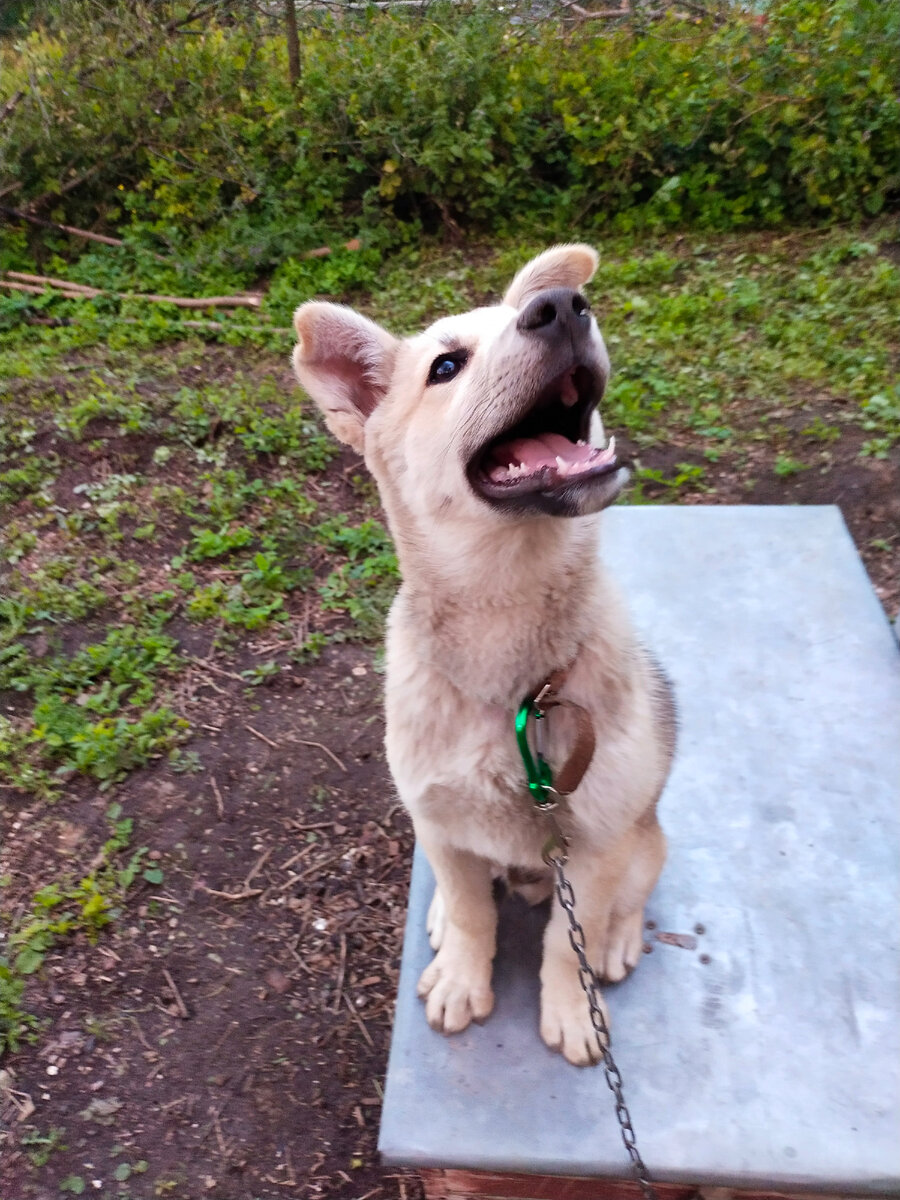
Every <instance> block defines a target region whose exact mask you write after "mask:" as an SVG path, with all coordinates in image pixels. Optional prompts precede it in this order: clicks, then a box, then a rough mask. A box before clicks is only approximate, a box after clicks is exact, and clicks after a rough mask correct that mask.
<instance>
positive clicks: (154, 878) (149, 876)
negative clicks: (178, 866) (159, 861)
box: [144, 867, 164, 883]
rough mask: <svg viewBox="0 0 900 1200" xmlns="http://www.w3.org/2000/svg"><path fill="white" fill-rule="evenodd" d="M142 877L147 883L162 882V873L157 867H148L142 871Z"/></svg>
mask: <svg viewBox="0 0 900 1200" xmlns="http://www.w3.org/2000/svg"><path fill="white" fill-rule="evenodd" d="M144 878H145V879H146V880H147V882H148V883H162V881H163V879H164V875H163V872H162V871H161V870H160V869H159V867H148V868H147V870H146V871H145V872H144Z"/></svg>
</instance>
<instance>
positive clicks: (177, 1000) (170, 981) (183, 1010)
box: [162, 967, 191, 1021]
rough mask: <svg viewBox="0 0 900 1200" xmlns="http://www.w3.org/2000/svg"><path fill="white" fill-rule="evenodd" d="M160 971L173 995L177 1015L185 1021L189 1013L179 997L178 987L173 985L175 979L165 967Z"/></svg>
mask: <svg viewBox="0 0 900 1200" xmlns="http://www.w3.org/2000/svg"><path fill="white" fill-rule="evenodd" d="M162 973H163V975H165V977H166V983H167V984H168V987H169V991H170V992H171V993H172V995H173V996H174V997H175V1006H176V1008H177V1009H178V1015H179V1016H180V1017H181V1019H182V1020H183V1021H187V1020H188V1019H189V1017H190V1015H191V1014H190V1013H189V1012H188V1006H187V1005H186V1004H185V1002H184V1000H183V999H182V997H181V992H179V990H178V988H177V987H176V986H175V980H174V979H173V978H172V976H171V975H170V974H169V972H168V970H167V969H166V968H165V967H163V969H162Z"/></svg>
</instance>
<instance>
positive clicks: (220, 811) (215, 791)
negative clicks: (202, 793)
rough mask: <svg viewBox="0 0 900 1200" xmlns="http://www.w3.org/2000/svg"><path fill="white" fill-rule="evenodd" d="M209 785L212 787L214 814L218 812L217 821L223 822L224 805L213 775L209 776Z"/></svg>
mask: <svg viewBox="0 0 900 1200" xmlns="http://www.w3.org/2000/svg"><path fill="white" fill-rule="evenodd" d="M209 783H210V786H211V787H212V790H213V794H214V795H215V797H216V812H218V814H219V820H220V821H224V820H225V803H224V801H223V800H222V793H221V792H220V791H219V785H218V784H217V783H216V777H215V775H210V777H209Z"/></svg>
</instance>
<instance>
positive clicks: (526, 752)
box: [516, 683, 658, 1200]
mask: <svg viewBox="0 0 900 1200" xmlns="http://www.w3.org/2000/svg"><path fill="white" fill-rule="evenodd" d="M549 688H550V684H549V683H547V684H545V685H544V687H543V688H542V689H541V691H540V692H539V693H538V695H537V696H536V697H535V698H534V699H531V698H529V699H526V700H525V701H524V702H523V703H522V705H521V707H520V708H519V711H518V713H517V715H516V737H517V739H518V744H519V751H520V753H521V755H522V762H523V764H524V766H525V774H526V776H527V779H528V788H529V791H530V793H531V799H532V802H533V804H534V806H535V808H536V809H537V811H538V812H540V813H541V814H542V815H543V816H544V818H545V819H546V821H547V824H548V827H549V830H550V836H549V837H548V838H547V841H546V842H545V843H544V850H543V859H544V862H545V863H546V864H547V865H548V866H549V867H552V868H553V872H554V874H555V875H556V895H557V898H558V900H559V902H560V904H561V905H562V908H563V911H564V912H565V914H566V917H567V918H568V921H569V944H570V945H571V947H572V949H573V950H574V951H575V955H576V957H577V959H578V981H579V983H580V984H581V987H582V990H583V991H584V994H585V996H586V997H587V1002H588V1008H589V1009H590V1014H591V1024H592V1025H593V1027H594V1035H595V1037H596V1038H597V1046H598V1047H599V1050H600V1060H601V1062H602V1063H603V1072H604V1074H605V1075H606V1085H607V1087H608V1088H609V1090H610V1091H611V1092H612V1094H613V1096H614V1097H615V1102H616V1105H615V1112H616V1120H617V1121H618V1122H619V1129H620V1132H621V1134H622V1142H623V1144H624V1146H625V1150H626V1152H627V1154H628V1157H629V1159H630V1160H631V1170H632V1173H633V1175H634V1178H635V1181H636V1183H637V1184H638V1187H640V1189H641V1193H642V1194H643V1196H644V1200H658V1197H657V1195H656V1191H655V1190H654V1187H653V1184H652V1183H651V1182H650V1174H649V1172H648V1170H647V1168H646V1166H645V1165H644V1160H643V1159H642V1158H641V1154H640V1151H639V1150H638V1148H637V1135H636V1134H635V1132H634V1126H633V1125H632V1123H631V1113H630V1112H629V1111H628V1105H627V1104H626V1103H625V1092H624V1088H623V1085H622V1075H621V1072H620V1071H619V1068H618V1067H617V1066H616V1060H615V1059H614V1058H613V1054H612V1050H611V1048H610V1035H609V1026H608V1025H607V1023H606V1017H605V1016H604V1015H603V1005H602V1002H601V999H600V980H599V979H598V978H597V973H596V971H595V970H594V968H593V967H592V966H591V964H590V963H589V962H588V959H587V948H586V942H585V937H584V929H583V928H582V926H581V923H580V922H579V920H578V918H577V917H576V916H575V893H574V891H573V890H572V885H571V883H570V882H569V880H568V879H567V878H566V872H565V866H566V863H567V862H568V861H569V855H568V852H567V851H568V845H569V841H568V838H567V837H566V836H565V834H564V833H563V832H562V830H561V829H560V827H559V823H558V822H557V820H556V816H555V811H554V810H555V809H556V807H557V805H558V802H559V800H560V799H561V798H562V797H563V796H564V795H565V794H567V793H565V792H560V791H557V789H556V788H555V787H554V786H553V773H552V771H551V770H550V766H549V764H548V762H547V760H546V759H545V758H544V746H543V740H544V739H543V736H542V735H543V725H544V720H545V719H546V710H545V709H544V708H543V707H542V706H541V701H542V700H543V699H544V697H545V695H546V694H547V692H548V690H549ZM532 717H533V718H534V720H535V738H536V742H537V754H536V756H532V754H531V749H530V746H529V744H528V721H529V719H530V718H532ZM591 749H593V739H592V740H591ZM588 757H589V756H588ZM586 768H587V763H585V764H584V768H583V769H586ZM579 778H580V777H579ZM571 786H574V785H571Z"/></svg>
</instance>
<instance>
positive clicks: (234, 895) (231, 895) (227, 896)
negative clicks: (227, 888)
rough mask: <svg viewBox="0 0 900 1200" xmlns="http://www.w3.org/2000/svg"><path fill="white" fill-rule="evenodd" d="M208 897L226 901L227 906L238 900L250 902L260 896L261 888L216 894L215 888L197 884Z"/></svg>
mask: <svg viewBox="0 0 900 1200" xmlns="http://www.w3.org/2000/svg"><path fill="white" fill-rule="evenodd" d="M197 886H198V887H200V888H201V889H202V890H203V891H204V892H206V894H207V895H208V896H216V897H218V899H219V900H227V901H228V903H229V904H236V903H237V902H238V901H239V900H252V899H253V897H254V896H261V895H262V893H263V889H262V888H248V889H247V891H246V892H217V891H216V889H215V888H211V887H207V886H206V884H203V883H201V884H198V885H197Z"/></svg>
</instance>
